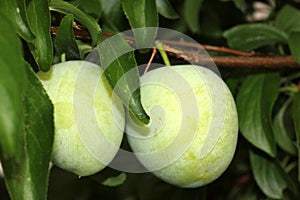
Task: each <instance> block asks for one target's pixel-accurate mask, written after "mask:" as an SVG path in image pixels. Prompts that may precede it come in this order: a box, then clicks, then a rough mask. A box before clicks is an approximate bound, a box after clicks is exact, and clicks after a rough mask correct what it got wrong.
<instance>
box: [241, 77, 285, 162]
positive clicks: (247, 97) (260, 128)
mask: <svg viewBox="0 0 300 200" xmlns="http://www.w3.org/2000/svg"><path fill="white" fill-rule="evenodd" d="M279 86H280V77H279V75H278V74H277V73H270V74H257V75H250V76H248V77H247V78H246V79H245V81H244V82H243V84H242V86H241V88H240V91H239V93H238V95H237V110H238V115H239V127H240V131H241V133H242V135H243V136H244V137H245V138H246V139H247V140H248V141H249V142H250V143H251V144H253V145H254V146H256V147H257V148H259V149H261V150H263V151H265V152H266V153H268V154H269V155H270V156H272V157H274V156H275V155H276V144H275V138H274V135H273V131H272V126H271V113H272V108H273V105H274V102H275V100H276V98H277V96H278V94H279Z"/></svg>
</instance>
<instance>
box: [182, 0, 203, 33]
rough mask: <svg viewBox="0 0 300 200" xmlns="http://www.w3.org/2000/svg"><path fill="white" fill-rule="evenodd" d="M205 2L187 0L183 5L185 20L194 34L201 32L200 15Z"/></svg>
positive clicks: (201, 0)
mask: <svg viewBox="0 0 300 200" xmlns="http://www.w3.org/2000/svg"><path fill="white" fill-rule="evenodd" d="M202 3H203V0H185V2H184V5H183V12H184V19H185V22H186V23H187V25H188V27H189V28H190V29H191V31H192V32H194V33H197V32H200V22H199V13H200V10H201V5H202Z"/></svg>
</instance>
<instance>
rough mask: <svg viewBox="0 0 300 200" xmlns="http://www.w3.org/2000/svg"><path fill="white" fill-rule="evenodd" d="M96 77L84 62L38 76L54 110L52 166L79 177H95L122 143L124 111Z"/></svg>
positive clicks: (56, 67) (66, 64)
mask: <svg viewBox="0 0 300 200" xmlns="http://www.w3.org/2000/svg"><path fill="white" fill-rule="evenodd" d="M102 72H103V71H102V69H101V68H100V67H99V66H98V65H96V64H93V63H90V62H87V61H67V62H63V63H59V64H56V65H54V66H52V67H51V70H50V71H48V72H46V73H45V72H38V77H39V79H40V81H41V83H42V85H43V86H44V88H45V90H46V92H47V93H48V95H49V97H50V99H51V101H52V103H53V105H54V125H55V136H54V144H53V160H52V161H53V163H54V164H55V165H57V166H59V167H61V168H63V169H65V170H68V171H71V172H73V173H75V174H77V175H79V176H88V175H91V174H95V173H97V172H99V171H101V170H102V169H103V168H104V167H105V166H106V165H107V164H109V162H110V161H111V160H112V159H113V158H114V156H115V155H116V153H117V151H118V149H119V147H120V144H121V141H122V138H123V132H124V126H125V119H124V117H125V116H124V115H125V112H124V108H123V105H122V103H121V101H120V100H119V99H118V98H117V96H116V95H112V93H113V91H112V88H111V87H110V85H109V83H108V81H107V80H106V78H105V76H104V74H103V73H102Z"/></svg>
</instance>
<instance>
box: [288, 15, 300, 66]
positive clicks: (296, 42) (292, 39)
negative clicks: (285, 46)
mask: <svg viewBox="0 0 300 200" xmlns="http://www.w3.org/2000/svg"><path fill="white" fill-rule="evenodd" d="M299 19H300V18H299ZM299 46H300V31H297V32H295V31H294V32H291V33H290V34H289V47H290V50H291V52H292V55H293V57H294V58H295V60H296V61H297V62H298V63H300V48H299Z"/></svg>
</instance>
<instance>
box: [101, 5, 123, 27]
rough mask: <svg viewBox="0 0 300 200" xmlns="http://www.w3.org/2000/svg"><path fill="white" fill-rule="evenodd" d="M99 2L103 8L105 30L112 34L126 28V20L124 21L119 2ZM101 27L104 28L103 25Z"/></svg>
mask: <svg viewBox="0 0 300 200" xmlns="http://www.w3.org/2000/svg"><path fill="white" fill-rule="evenodd" d="M100 2H101V6H102V8H103V18H104V19H105V22H106V26H107V27H106V28H107V29H109V31H110V32H112V33H119V32H120V30H122V29H124V28H125V29H126V27H124V24H126V21H125V20H126V19H124V18H125V17H124V13H123V10H122V5H121V0H109V1H107V0H100ZM126 25H127V24H126ZM126 25H125V26H126ZM103 26H105V24H104V25H103ZM103 28H104V27H103Z"/></svg>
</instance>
